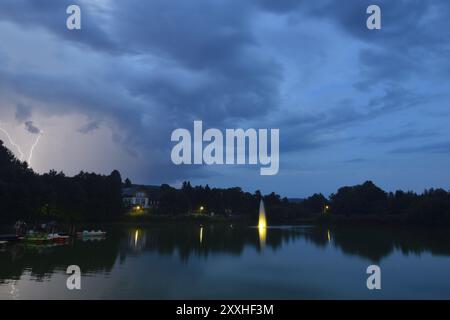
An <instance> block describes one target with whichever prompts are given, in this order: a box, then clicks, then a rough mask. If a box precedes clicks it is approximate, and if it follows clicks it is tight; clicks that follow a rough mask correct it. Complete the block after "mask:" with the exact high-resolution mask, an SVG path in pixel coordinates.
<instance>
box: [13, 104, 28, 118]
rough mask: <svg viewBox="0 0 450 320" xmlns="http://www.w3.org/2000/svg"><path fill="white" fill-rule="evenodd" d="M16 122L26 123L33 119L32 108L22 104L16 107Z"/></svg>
mask: <svg viewBox="0 0 450 320" xmlns="http://www.w3.org/2000/svg"><path fill="white" fill-rule="evenodd" d="M15 117H16V120H17V121H18V122H24V121H26V120H28V119H30V118H31V107H30V106H28V105H25V104H22V103H18V104H17V106H16V114H15Z"/></svg>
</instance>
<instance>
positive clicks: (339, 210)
mask: <svg viewBox="0 0 450 320" xmlns="http://www.w3.org/2000/svg"><path fill="white" fill-rule="evenodd" d="M130 185H131V182H130V181H129V180H128V179H127V180H126V182H124V183H122V178H121V175H120V173H119V172H118V171H117V170H115V171H113V172H112V173H111V174H110V175H99V174H95V173H85V172H80V173H79V174H78V175H76V176H73V177H67V176H65V175H64V173H62V172H59V173H58V172H56V171H50V172H48V173H45V174H42V175H39V174H37V173H35V172H33V170H32V169H30V168H29V167H28V165H27V164H26V163H25V162H21V161H19V160H18V159H16V158H15V157H14V155H13V154H12V152H11V151H10V150H8V149H7V148H6V147H5V146H4V145H3V142H2V141H1V140H0V221H14V220H17V219H22V220H26V221H33V220H35V221H37V220H42V219H46V220H51V219H55V220H63V221H70V222H76V221H86V220H101V221H105V220H114V219H120V218H122V217H123V215H124V214H125V213H126V208H124V205H123V202H122V188H123V187H125V186H130ZM260 199H263V200H264V203H265V206H266V209H267V210H266V211H267V214H268V218H269V222H272V223H278V222H280V223H282V222H288V221H295V220H299V219H313V220H316V219H325V220H326V219H330V217H332V218H334V217H337V218H342V219H343V220H345V219H347V220H352V219H365V218H373V217H377V218H381V219H386V220H387V221H388V220H396V221H399V222H404V223H416V224H425V225H440V224H450V192H449V191H446V190H443V189H429V190H425V191H424V192H423V193H422V194H417V193H415V192H412V191H408V192H404V191H400V190H399V191H396V192H386V191H384V190H382V189H381V188H379V187H378V186H376V185H375V184H374V183H373V182H371V181H367V182H365V183H363V184H361V185H356V186H346V187H342V188H340V189H338V190H337V192H336V193H333V194H332V195H330V196H329V197H325V196H324V195H323V194H320V193H319V194H314V195H312V196H310V197H308V198H306V199H302V200H301V201H290V200H289V199H287V198H282V197H281V196H280V195H278V194H276V193H270V194H267V195H262V194H261V192H260V191H256V192H254V193H250V192H245V191H243V190H242V189H241V188H239V187H235V188H228V189H220V188H210V187H209V186H208V185H206V186H192V185H191V183H190V182H188V181H186V182H184V183H183V185H182V187H181V188H173V187H171V186H169V185H167V184H163V185H162V186H161V187H160V188H159V189H158V194H157V199H156V200H157V201H158V206H157V207H156V208H154V209H153V210H152V213H154V214H158V215H162V216H164V215H165V216H179V215H186V214H206V215H212V213H214V215H215V216H216V215H217V216H227V217H229V216H238V217H243V218H248V219H252V220H254V219H255V218H256V217H257V215H258V208H259V201H260Z"/></svg>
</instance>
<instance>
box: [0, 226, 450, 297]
mask: <svg viewBox="0 0 450 320" xmlns="http://www.w3.org/2000/svg"><path fill="white" fill-rule="evenodd" d="M69 265H78V266H79V267H80V268H81V271H82V278H81V286H82V288H81V290H72V291H71V290H68V289H67V287H66V280H67V278H68V276H69V275H67V274H66V269H67V267H68V266H69ZM369 265H378V266H380V268H381V286H382V288H381V290H368V289H367V286H366V280H367V278H368V276H369V275H368V274H367V273H366V269H367V267H368V266H369ZM0 299H450V232H449V230H442V229H438V230H426V229H411V228H388V227H330V228H327V227H314V226H280V227H269V228H267V230H265V231H263V230H259V229H258V228H252V227H246V226H237V225H229V224H218V225H204V226H202V225H199V224H195V225H194V224H184V225H183V224H177V225H166V224H158V225H155V226H152V227H128V226H115V227H111V228H110V229H108V236H107V237H106V238H105V239H99V240H89V241H83V240H77V239H73V240H71V241H70V242H68V243H66V244H58V245H27V244H24V243H17V244H12V245H6V246H0Z"/></svg>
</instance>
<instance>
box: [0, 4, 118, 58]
mask: <svg viewBox="0 0 450 320" xmlns="http://www.w3.org/2000/svg"><path fill="white" fill-rule="evenodd" d="M73 4H75V5H80V6H81V7H82V12H81V13H82V20H81V21H82V28H81V30H78V31H77V32H70V31H69V30H67V28H66V19H67V17H68V15H67V14H66V9H67V7H68V6H70V5H73ZM88 4H89V1H83V0H82V1H72V0H58V1H54V0H39V1H34V0H2V2H1V10H0V21H1V20H4V21H10V22H13V23H16V24H17V25H20V27H22V28H26V29H34V28H37V27H43V28H45V29H47V30H48V31H49V32H51V33H53V34H56V35H57V36H58V37H60V38H61V39H64V40H66V41H73V42H75V43H79V44H83V45H87V46H89V47H91V48H93V49H98V50H106V51H109V52H112V53H113V52H116V51H117V50H118V48H117V46H116V44H115V43H114V41H113V39H112V38H111V37H110V35H109V34H108V33H107V32H106V31H105V30H103V29H102V25H104V20H103V17H102V15H101V14H99V13H101V10H100V8H96V7H95V6H93V5H88Z"/></svg>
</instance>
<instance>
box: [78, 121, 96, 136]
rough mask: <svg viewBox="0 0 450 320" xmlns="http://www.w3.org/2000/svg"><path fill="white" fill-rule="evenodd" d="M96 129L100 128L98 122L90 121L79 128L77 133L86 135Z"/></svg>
mask: <svg viewBox="0 0 450 320" xmlns="http://www.w3.org/2000/svg"><path fill="white" fill-rule="evenodd" d="M98 128H100V121H98V120H94V121H90V122H88V123H86V124H85V125H84V126H82V127H81V128H79V129H78V132H80V133H84V134H86V133H90V132H92V131H95V130H97V129H98Z"/></svg>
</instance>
